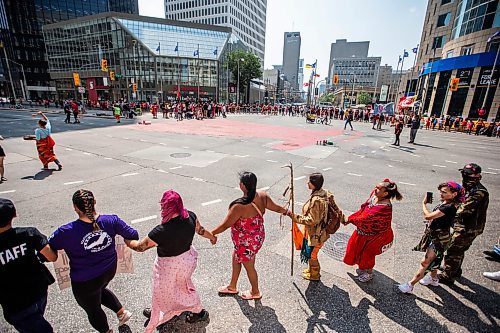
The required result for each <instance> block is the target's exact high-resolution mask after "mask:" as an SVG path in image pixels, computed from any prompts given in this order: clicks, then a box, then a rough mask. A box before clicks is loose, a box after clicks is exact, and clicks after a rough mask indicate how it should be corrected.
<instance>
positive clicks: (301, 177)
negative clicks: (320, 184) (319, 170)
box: [293, 176, 306, 180]
mask: <svg viewBox="0 0 500 333" xmlns="http://www.w3.org/2000/svg"><path fill="white" fill-rule="evenodd" d="M304 178H306V176H300V177H295V178H294V179H293V180H301V179H304Z"/></svg>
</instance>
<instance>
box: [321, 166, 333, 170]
mask: <svg viewBox="0 0 500 333" xmlns="http://www.w3.org/2000/svg"><path fill="white" fill-rule="evenodd" d="M332 169H333V168H330V167H328V168H324V169H323V171H328V170H332Z"/></svg>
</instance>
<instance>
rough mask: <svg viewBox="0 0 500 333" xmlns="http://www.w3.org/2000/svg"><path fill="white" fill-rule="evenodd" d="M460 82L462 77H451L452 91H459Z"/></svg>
mask: <svg viewBox="0 0 500 333" xmlns="http://www.w3.org/2000/svg"><path fill="white" fill-rule="evenodd" d="M459 82H460V78H458V77H455V78H453V79H451V85H450V90H451V91H457V90H458V83H459Z"/></svg>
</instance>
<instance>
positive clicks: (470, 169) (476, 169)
mask: <svg viewBox="0 0 500 333" xmlns="http://www.w3.org/2000/svg"><path fill="white" fill-rule="evenodd" d="M458 171H461V172H462V173H463V174H466V175H473V174H476V173H481V167H480V166H479V165H477V164H476V163H469V164H467V165H465V166H464V167H463V168H462V169H458Z"/></svg>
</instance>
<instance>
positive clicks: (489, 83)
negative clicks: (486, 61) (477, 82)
mask: <svg viewBox="0 0 500 333" xmlns="http://www.w3.org/2000/svg"><path fill="white" fill-rule="evenodd" d="M499 51H500V47H497V55H496V56H495V62H494V63H493V68H492V69H491V75H490V79H489V80H488V87H487V88H486V94H485V95H484V99H483V105H482V106H481V109H484V107H485V105H486V99H487V98H488V93H489V92H490V87H491V81H493V77H494V74H495V68H496V67H497V60H498V52H499Z"/></svg>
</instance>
